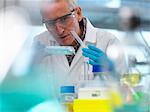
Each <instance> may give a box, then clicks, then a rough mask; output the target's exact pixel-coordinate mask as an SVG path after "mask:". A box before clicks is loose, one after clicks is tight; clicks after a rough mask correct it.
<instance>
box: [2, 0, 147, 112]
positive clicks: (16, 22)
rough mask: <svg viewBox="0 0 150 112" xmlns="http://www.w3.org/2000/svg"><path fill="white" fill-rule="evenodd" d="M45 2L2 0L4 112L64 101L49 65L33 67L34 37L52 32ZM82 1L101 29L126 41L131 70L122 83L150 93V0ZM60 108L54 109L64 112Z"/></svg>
mask: <svg viewBox="0 0 150 112" xmlns="http://www.w3.org/2000/svg"><path fill="white" fill-rule="evenodd" d="M39 1H40V0H0V111H1V112H26V111H28V110H29V109H31V108H32V107H34V106H36V105H38V104H40V103H42V102H44V101H53V102H55V104H56V105H55V106H56V107H57V105H58V103H57V101H56V98H55V93H54V91H55V87H54V86H52V85H53V80H51V75H50V74H48V75H46V74H47V73H46V70H44V68H39V69H38V71H37V69H36V70H34V69H31V68H32V66H31V65H30V61H31V60H32V53H33V52H32V50H29V49H30V47H31V45H32V42H33V38H34V36H36V35H37V34H40V33H41V32H43V31H45V30H46V28H45V27H44V26H43V24H42V18H41V15H40V10H39ZM78 3H79V5H81V7H82V9H83V15H84V16H86V17H88V18H89V19H90V20H91V22H92V23H93V25H94V26H95V27H98V28H102V29H103V30H106V31H109V32H111V33H112V34H114V35H115V36H116V37H117V38H118V39H119V40H121V42H122V44H123V45H124V52H125V54H126V64H127V67H128V70H127V73H126V74H124V75H123V76H122V79H121V81H122V82H124V81H126V82H128V83H130V85H132V87H133V86H134V85H138V86H141V87H142V88H144V89H143V90H144V91H145V92H147V93H148V91H150V14H149V13H150V0H78ZM91 4H92V5H91ZM132 78H133V79H134V80H132ZM148 99H150V98H148ZM55 106H53V105H52V106H51V109H52V108H53V109H54V110H53V112H58V110H56V107H55ZM51 112H52V111H51ZM147 112H148V111H147Z"/></svg>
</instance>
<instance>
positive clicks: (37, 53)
mask: <svg viewBox="0 0 150 112" xmlns="http://www.w3.org/2000/svg"><path fill="white" fill-rule="evenodd" d="M45 47H46V46H45V45H44V44H43V43H41V42H40V41H36V42H34V43H33V63H39V62H40V61H42V59H43V58H44V57H46V56H48V54H47V53H46V52H45V50H44V49H45Z"/></svg>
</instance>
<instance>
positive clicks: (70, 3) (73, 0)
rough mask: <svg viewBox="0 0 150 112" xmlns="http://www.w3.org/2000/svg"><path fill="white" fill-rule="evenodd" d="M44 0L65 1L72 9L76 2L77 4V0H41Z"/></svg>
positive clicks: (47, 0) (52, 0) (48, 0)
mask: <svg viewBox="0 0 150 112" xmlns="http://www.w3.org/2000/svg"><path fill="white" fill-rule="evenodd" d="M43 1H44V2H45V1H46V2H60V1H66V2H67V3H68V5H69V9H70V10H73V9H75V8H76V7H77V6H78V4H77V0H43Z"/></svg>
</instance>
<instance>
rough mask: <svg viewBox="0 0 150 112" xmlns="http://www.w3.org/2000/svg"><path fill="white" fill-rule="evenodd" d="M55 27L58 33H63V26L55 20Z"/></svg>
mask: <svg viewBox="0 0 150 112" xmlns="http://www.w3.org/2000/svg"><path fill="white" fill-rule="evenodd" d="M55 28H56V31H57V33H58V34H59V35H61V34H63V33H64V27H63V25H62V24H61V23H59V22H56V23H55Z"/></svg>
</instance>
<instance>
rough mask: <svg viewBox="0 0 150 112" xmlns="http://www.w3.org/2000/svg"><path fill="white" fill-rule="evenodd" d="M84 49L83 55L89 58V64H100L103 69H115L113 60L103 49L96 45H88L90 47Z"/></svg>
mask: <svg viewBox="0 0 150 112" xmlns="http://www.w3.org/2000/svg"><path fill="white" fill-rule="evenodd" d="M82 51H83V53H82V55H83V56H85V57H88V58H89V64H91V65H99V66H100V67H101V68H102V69H104V70H108V71H113V70H114V65H113V62H112V61H111V60H110V59H109V58H108V57H107V56H106V54H105V53H104V52H103V51H102V50H100V49H99V48H97V47H95V46H94V45H88V48H83V49H82Z"/></svg>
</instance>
